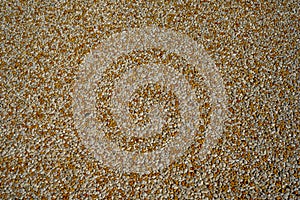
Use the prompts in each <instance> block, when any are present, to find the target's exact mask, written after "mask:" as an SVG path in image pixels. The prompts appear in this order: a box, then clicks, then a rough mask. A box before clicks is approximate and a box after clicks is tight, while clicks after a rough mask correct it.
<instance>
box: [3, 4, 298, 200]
mask: <svg viewBox="0 0 300 200" xmlns="http://www.w3.org/2000/svg"><path fill="white" fill-rule="evenodd" d="M221 2H222V1H211V2H206V1H201V2H198V3H195V2H188V3H185V4H180V3H173V2H170V1H166V2H163V3H158V2H156V1H153V2H147V3H146V2H135V1H133V2H131V3H129V2H127V3H108V2H101V3H96V2H93V3H91V2H88V1H72V2H67V1H59V2H58V1H57V2H55V1H49V2H47V3H45V2H38V1H31V2H29V1H28V2H27V1H19V2H12V1H1V3H0V18H1V22H2V23H1V28H0V30H1V31H0V38H1V48H0V55H1V60H0V134H1V135H0V136H1V137H0V154H1V156H0V168H1V170H0V199H15V198H17V199H19V198H26V199H27V198H35V199H42V198H45V199H51V198H53V199H64V198H65V199H67V198H69V199H87V198H91V199H93V198H95V199H205V198H208V199H231V198H234V199H299V196H300V194H299V188H300V184H299V183H300V181H299V174H300V173H299V168H300V167H299V166H300V163H299V160H300V159H299V143H300V137H299V130H300V125H299V121H300V116H299V99H300V95H299V91H300V86H299V80H300V78H299V73H300V71H299V65H300V64H299V58H300V53H299V44H300V37H299V35H300V33H299V31H300V28H299V27H300V24H299V21H300V17H299V16H300V12H299V11H300V6H299V2H297V1H273V2H271V1H249V2H250V3H249V2H248V1H247V2H245V1H238V2H236V1H228V2H223V3H221ZM149 26H155V27H159V28H161V29H164V30H172V31H175V32H178V34H182V35H186V36H188V37H190V38H192V39H193V40H194V41H196V42H197V43H198V44H200V45H202V46H203V48H204V50H205V51H206V52H207V53H208V55H209V56H210V57H211V58H212V60H213V61H214V63H215V65H216V67H217V68H218V71H219V73H220V74H221V76H222V80H223V83H224V87H225V90H226V96H227V103H226V105H227V109H228V116H227V120H226V122H225V124H224V131H223V133H222V135H221V137H220V138H219V139H218V141H217V144H215V145H214V146H213V148H212V150H211V152H210V153H208V154H207V155H206V156H205V157H204V158H203V157H201V156H199V155H200V152H201V147H202V144H203V143H204V135H203V134H201V133H202V132H203V131H204V130H205V129H206V128H207V124H209V122H210V121H209V116H208V115H209V114H208V113H210V111H209V106H210V105H209V104H204V105H205V106H207V110H205V111H204V112H203V113H202V115H201V117H202V118H203V119H204V122H203V125H202V126H201V125H200V124H199V127H198V129H199V134H196V135H195V138H194V142H193V143H192V144H191V145H190V146H189V148H188V149H187V150H186V151H185V153H184V155H182V156H181V157H180V158H177V159H176V160H175V161H174V162H172V163H171V164H169V165H168V166H166V167H164V168H163V169H160V170H158V171H154V170H153V171H150V172H149V173H145V174H142V173H135V172H130V173H126V172H122V171H120V170H115V169H114V168H111V167H109V166H106V165H105V163H104V164H103V163H101V162H100V161H99V160H97V159H96V158H95V155H94V154H93V153H92V151H91V150H90V149H89V148H87V146H86V145H85V144H84V142H83V141H82V140H83V139H82V137H81V133H80V131H78V129H76V128H75V127H76V120H75V119H74V113H73V107H74V105H73V100H74V99H73V97H72V95H71V94H72V92H74V85H75V84H76V81H78V77H79V74H80V67H81V66H82V63H83V62H84V59H85V58H86V56H87V55H88V54H89V53H90V52H91V51H92V50H94V49H97V48H98V49H99V48H100V47H99V45H100V44H101V41H104V40H105V39H107V38H109V37H110V36H112V35H114V34H117V33H120V32H122V31H126V30H128V29H132V28H139V29H142V28H143V27H149ZM100 49H101V48H100ZM160 56H161V54H160ZM143 62H144V61H143ZM112 67H113V66H112ZM201 87H202V86H201ZM203 87H204V86H203ZM99 90H100V89H99ZM204 90H205V89H203V91H204ZM145 91H148V93H146V94H147V95H148V96H147V95H146V96H145V98H146V97H147V98H148V100H147V98H146V100H145V99H142V100H141V101H140V102H141V104H143V103H144V104H145V103H146V102H147V101H148V102H149V101H150V102H151V101H155V98H154V100H153V98H149V95H150V94H153V92H152V93H151V89H149V88H147V85H145ZM149 91H150V92H149ZM156 91H160V90H159V89H157V88H156ZM166 91H167V90H163V89H162V90H161V92H162V93H165V94H164V95H163V97H160V98H164V99H159V98H158V99H156V101H163V100H164V101H166V102H167V104H168V102H169V104H170V101H171V100H170V99H176V97H175V96H176V94H172V93H167V92H166ZM142 93H143V92H142ZM172 95H173V96H172ZM199 95H200V94H199ZM199 95H198V96H199ZM140 96H143V95H140ZM100 97H101V95H100ZM199 98H200V97H199ZM203 98H206V97H203ZM207 98H209V97H207ZM149 99H150V100H149ZM151 99H152V100H151ZM99 101H100V102H101V99H100V100H99V98H98V102H99ZM137 101H138V100H137ZM152 103H153V102H152ZM154 103H155V102H154ZM154 103H153V104H154ZM151 105H152V104H151ZM173 107H174V109H173V111H174V112H175V111H176V109H175V108H176V106H175V103H174V106H173ZM142 108H143V109H144V110H140V111H137V112H136V113H135V114H134V115H135V117H138V116H141V114H140V113H139V112H144V111H145V110H146V111H147V109H148V110H149V109H150V108H151V106H150V107H147V106H144V107H142ZM139 109H140V108H139ZM98 111H99V110H98ZM173 111H172V112H173ZM99 112H100V111H99ZM170 112H171V111H170ZM172 112H171V113H172ZM98 114H99V113H98ZM99 115H100V114H99ZM175 115H179V114H174V115H170V118H172V119H173V120H175V121H176V120H177V119H176V116H175ZM133 118H134V117H133ZM142 120H147V117H145V118H144V117H142V118H141V120H140V121H139V122H137V123H142ZM205 120H207V121H205ZM104 121H105V120H104ZM171 121H172V120H171ZM177 122H178V121H177ZM177 122H176V123H177ZM174 123H175V122H174ZM178 123H179V122H178ZM174 127H175V128H174ZM171 128H173V129H174V130H175V131H173V133H174V136H175V135H176V126H175V125H174V126H173V127H171ZM171 132H172V131H171ZM162 136H164V135H163V134H162ZM171 139H172V138H171ZM112 140H114V139H112ZM115 140H118V138H117V139H115ZM166 141H168V139H166ZM166 141H163V142H166ZM143 142H145V141H143ZM122 144H123V145H124V143H122ZM122 144H121V145H122ZM139 144H140V143H139ZM158 144H160V143H159V142H158ZM130 145H131V147H132V148H135V150H137V149H139V148H141V149H143V148H142V147H140V146H137V145H135V144H131V143H130V141H129V142H128V143H126V144H125V145H124V148H125V150H126V151H128V150H129V149H128V148H130ZM134 145H135V146H134ZM160 145H163V144H160ZM149 146H150V147H149ZM126 148H127V149H126ZM151 148H153V146H151V145H148V147H147V148H146V147H145V148H144V149H146V150H144V151H152V150H153V149H151ZM202 148H203V147H202ZM141 151H142V152H143V150H141ZM202 158H203V159H202ZM297 188H298V189H297Z"/></svg>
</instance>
